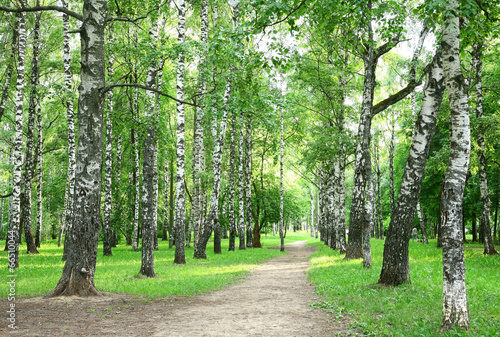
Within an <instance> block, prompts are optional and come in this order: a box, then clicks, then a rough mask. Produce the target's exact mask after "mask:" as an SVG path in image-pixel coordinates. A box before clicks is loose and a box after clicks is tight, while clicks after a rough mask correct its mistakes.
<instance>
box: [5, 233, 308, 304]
mask: <svg viewBox="0 0 500 337" xmlns="http://www.w3.org/2000/svg"><path fill="white" fill-rule="evenodd" d="M261 239H262V244H263V246H264V247H273V246H278V245H279V244H280V239H279V236H274V237H273V236H272V235H268V236H267V237H266V236H265V235H263V236H262V238H261ZM307 239H310V236H309V235H308V234H307V233H304V232H297V233H290V232H289V233H288V234H287V238H286V240H285V242H287V243H289V242H293V241H297V240H307ZM0 244H1V243H0ZM159 248H160V249H159V251H156V252H155V273H156V275H157V277H155V278H138V277H136V276H137V275H138V273H139V270H140V267H141V252H140V251H136V252H134V251H132V249H131V247H130V246H126V245H124V244H120V245H118V247H116V248H113V256H102V245H101V243H100V244H99V249H98V257H97V264H96V274H95V284H96V286H97V288H98V289H99V290H100V291H104V292H119V293H129V294H138V295H141V296H145V297H146V298H156V297H168V296H174V295H179V296H191V295H195V294H200V293H202V292H206V291H210V290H214V289H221V288H223V287H225V286H227V285H228V284H231V283H233V282H237V281H238V280H239V279H240V278H241V276H242V275H244V274H246V273H248V272H249V271H251V270H252V269H254V268H256V267H257V266H258V265H259V264H260V263H262V262H263V261H265V260H268V259H270V258H273V257H276V256H280V255H283V253H282V252H280V251H279V250H276V249H246V250H243V251H239V250H238V248H236V251H235V252H228V240H222V254H220V255H215V254H214V253H213V242H209V244H208V246H207V259H206V260H200V259H193V258H192V257H193V248H186V262H187V263H186V264H185V265H180V266H179V265H174V264H173V261H174V251H175V247H174V248H172V249H168V242H163V241H161V240H160V241H159ZM39 251H40V254H36V255H28V254H25V253H24V247H23V246H21V249H20V252H21V253H20V268H19V269H17V270H16V275H17V276H16V296H17V297H29V296H39V295H45V294H47V293H48V292H49V291H50V290H52V289H53V288H54V287H55V286H56V284H57V282H58V281H59V278H60V277H61V274H62V269H63V267H64V262H63V261H61V258H62V252H63V247H57V241H56V240H51V241H47V242H43V243H42V247H41V248H40V249H39ZM285 254H286V253H285ZM0 266H3V267H2V268H3V269H4V270H7V268H6V267H7V252H3V251H2V252H0ZM7 274H8V273H5V275H7ZM3 281H5V282H3ZM7 292H8V285H7V280H2V282H0V298H7Z"/></svg>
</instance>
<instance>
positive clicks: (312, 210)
mask: <svg viewBox="0 0 500 337" xmlns="http://www.w3.org/2000/svg"><path fill="white" fill-rule="evenodd" d="M309 195H310V197H311V219H310V220H311V228H310V232H311V237H314V193H313V189H312V187H311V189H310V190H309Z"/></svg>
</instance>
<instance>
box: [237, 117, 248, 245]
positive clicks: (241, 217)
mask: <svg viewBox="0 0 500 337" xmlns="http://www.w3.org/2000/svg"><path fill="white" fill-rule="evenodd" d="M239 120H240V130H239V137H238V149H239V152H238V153H239V158H238V239H239V249H240V250H243V249H246V245H245V208H244V207H245V184H244V174H243V167H244V165H243V159H244V143H245V138H244V137H243V116H242V115H240V118H239Z"/></svg>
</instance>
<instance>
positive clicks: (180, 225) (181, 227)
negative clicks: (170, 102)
mask: <svg viewBox="0 0 500 337" xmlns="http://www.w3.org/2000/svg"><path fill="white" fill-rule="evenodd" d="M177 8H178V19H179V20H178V21H179V23H178V28H177V31H178V39H177V42H178V43H179V44H183V43H184V37H185V33H186V28H185V26H186V2H185V1H184V0H180V1H179V2H178V7H177ZM177 99H178V100H180V101H184V54H183V53H182V52H181V53H179V56H178V59H177ZM184 130H185V125H184V104H183V103H181V102H177V144H176V149H177V177H176V186H175V231H176V233H175V234H176V236H175V258H174V263H175V264H185V263H186V254H185V249H184V239H185V232H186V229H185V221H186V200H185V188H186V187H185V172H184V170H185V163H184V155H185V153H184V152H185V151H184V149H185V137H184Z"/></svg>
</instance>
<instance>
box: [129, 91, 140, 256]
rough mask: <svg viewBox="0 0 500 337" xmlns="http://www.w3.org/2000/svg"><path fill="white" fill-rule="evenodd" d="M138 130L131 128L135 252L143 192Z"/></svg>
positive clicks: (133, 248)
mask: <svg viewBox="0 0 500 337" xmlns="http://www.w3.org/2000/svg"><path fill="white" fill-rule="evenodd" d="M138 99H139V98H138V95H137V91H136V93H135V98H134V100H135V113H136V114H138V112H139V111H138V104H137V101H138ZM137 137H138V135H137V131H136V130H135V129H132V130H131V138H132V139H131V141H132V156H133V161H134V167H133V170H134V172H133V174H132V178H133V179H132V180H133V184H134V187H135V193H134V204H133V205H132V207H133V210H134V219H133V221H134V227H133V234H132V250H133V251H134V252H135V251H136V250H137V248H138V246H139V200H140V194H141V192H140V191H141V189H140V188H141V180H140V178H139V170H140V165H139V159H140V154H139V144H138V140H137Z"/></svg>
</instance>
